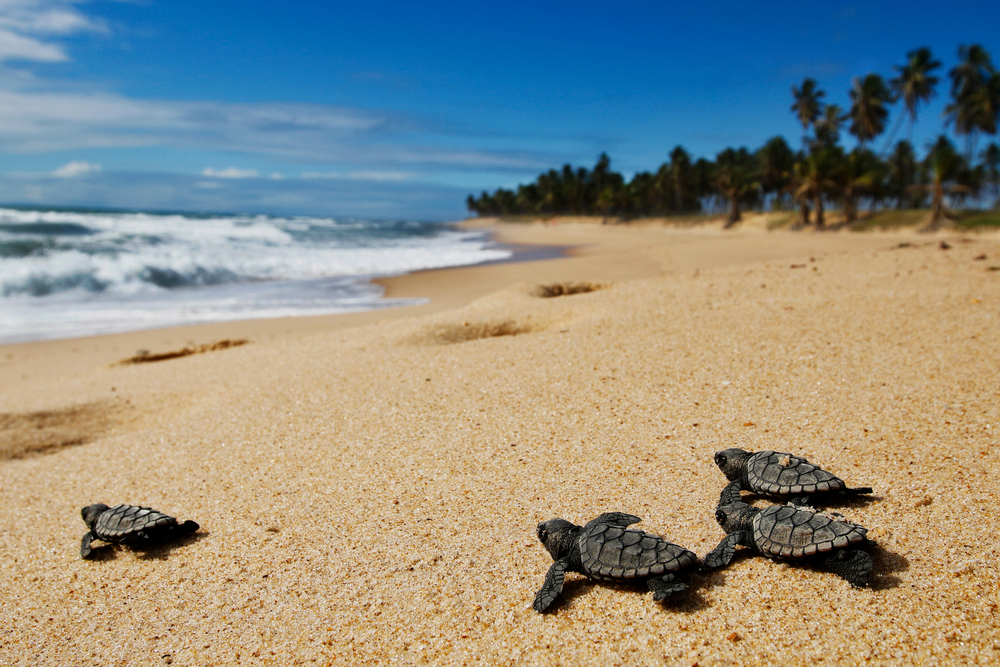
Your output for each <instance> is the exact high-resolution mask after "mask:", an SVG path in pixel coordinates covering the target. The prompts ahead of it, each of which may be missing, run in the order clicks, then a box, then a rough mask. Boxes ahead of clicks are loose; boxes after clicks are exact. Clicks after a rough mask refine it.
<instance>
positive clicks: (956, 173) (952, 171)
mask: <svg viewBox="0 0 1000 667" xmlns="http://www.w3.org/2000/svg"><path fill="white" fill-rule="evenodd" d="M925 162H926V164H927V167H928V168H929V169H930V172H931V175H932V177H931V184H930V194H931V216H930V219H929V220H928V221H927V224H926V225H925V226H924V227H923V228H921V231H925V232H933V231H936V230H937V229H939V228H940V227H941V225H942V224H943V221H944V220H946V219H947V220H954V219H955V217H954V215H953V214H952V212H951V211H950V210H949V208H948V205H947V202H946V201H945V197H946V196H947V195H954V194H963V193H968V192H969V191H970V190H971V188H970V187H969V186H968V185H966V184H965V183H962V175H963V172H964V171H967V169H966V165H967V163H966V161H965V158H963V157H962V155H961V154H960V153H959V152H958V151H956V150H955V146H954V145H952V143H951V142H950V141H948V137H946V136H944V135H943V134H942V135H941V136H940V137H938V140H937V141H936V142H934V144H932V145H931V146H930V149H929V151H928V153H927V157H926V158H925Z"/></svg>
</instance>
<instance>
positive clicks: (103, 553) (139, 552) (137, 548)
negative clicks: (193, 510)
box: [87, 528, 210, 562]
mask: <svg viewBox="0 0 1000 667" xmlns="http://www.w3.org/2000/svg"><path fill="white" fill-rule="evenodd" d="M209 534H210V533H209V532H208V531H206V530H205V529H203V528H202V529H199V530H198V532H196V533H188V534H186V535H173V536H168V537H163V538H160V539H149V540H145V541H143V542H140V543H128V544H102V545H101V546H94V547H92V549H91V552H90V556H88V557H87V560H91V561H100V562H104V561H110V560H114V559H116V558H118V552H119V551H122V550H128V551H132V552H133V553H135V555H136V558H138V559H139V560H167V559H168V558H169V557H170V552H171V551H173V550H174V549H176V548H178V547H183V546H186V545H188V544H192V543H194V542H198V541H200V540H202V539H204V538H206V537H208V536H209Z"/></svg>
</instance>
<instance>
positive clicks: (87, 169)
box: [52, 161, 101, 178]
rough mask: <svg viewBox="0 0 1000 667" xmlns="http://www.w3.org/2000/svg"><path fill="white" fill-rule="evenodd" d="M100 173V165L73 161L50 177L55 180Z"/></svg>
mask: <svg viewBox="0 0 1000 667" xmlns="http://www.w3.org/2000/svg"><path fill="white" fill-rule="evenodd" d="M99 171H101V165H99V164H95V163H92V162H83V161H79V162H77V161H74V162H69V163H67V164H64V165H63V166H61V167H59V168H58V169H56V170H55V171H53V172H52V175H53V176H55V177H56V178H73V177H75V176H83V175H84V174H93V173H95V172H99Z"/></svg>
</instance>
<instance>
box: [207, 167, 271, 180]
mask: <svg viewBox="0 0 1000 667" xmlns="http://www.w3.org/2000/svg"><path fill="white" fill-rule="evenodd" d="M201 175H202V176H208V177H210V178H260V172H258V171H257V170H256V169H237V168H236V167H227V168H225V169H212V168H211V167H208V168H206V169H205V170H204V171H202V172H201Z"/></svg>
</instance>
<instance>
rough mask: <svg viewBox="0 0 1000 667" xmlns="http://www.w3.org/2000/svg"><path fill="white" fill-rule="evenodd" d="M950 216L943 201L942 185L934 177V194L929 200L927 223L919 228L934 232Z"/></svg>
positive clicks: (923, 230)
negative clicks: (929, 212) (929, 211)
mask: <svg viewBox="0 0 1000 667" xmlns="http://www.w3.org/2000/svg"><path fill="white" fill-rule="evenodd" d="M950 217H951V216H950V215H949V212H948V207H947V206H946V205H945V203H944V187H943V186H942V185H941V183H940V182H939V181H937V179H935V181H934V196H933V199H932V200H931V217H930V220H928V221H927V224H926V225H924V226H923V227H921V228H920V231H922V232H936V231H937V230H938V229H940V228H941V224H942V222H943V221H944V220H945V219H949V218H950Z"/></svg>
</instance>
